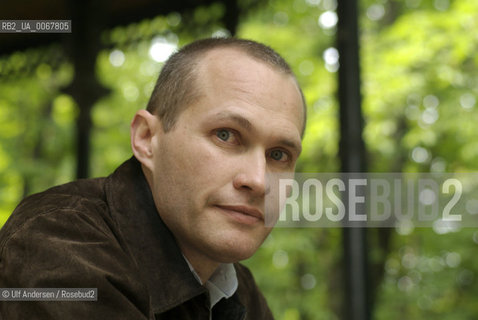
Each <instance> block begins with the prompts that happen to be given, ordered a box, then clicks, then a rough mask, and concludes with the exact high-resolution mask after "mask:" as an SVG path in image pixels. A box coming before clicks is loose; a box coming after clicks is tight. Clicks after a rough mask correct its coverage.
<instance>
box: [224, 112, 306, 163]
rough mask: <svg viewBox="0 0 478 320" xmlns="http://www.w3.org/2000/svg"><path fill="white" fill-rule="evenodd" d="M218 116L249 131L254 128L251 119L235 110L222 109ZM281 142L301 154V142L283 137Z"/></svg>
mask: <svg viewBox="0 0 478 320" xmlns="http://www.w3.org/2000/svg"><path fill="white" fill-rule="evenodd" d="M216 117H217V118H219V119H220V120H231V121H233V122H235V123H236V124H238V125H239V126H240V127H242V128H243V129H244V130H247V131H251V130H252V129H253V126H252V123H251V122H250V121H249V120H247V119H246V118H244V117H243V116H242V115H240V114H237V113H235V112H230V111H221V112H219V113H218V114H216ZM279 144H282V145H285V146H288V147H289V148H292V149H294V150H295V151H296V152H297V155H300V153H301V152H302V146H301V145H300V144H297V143H296V142H294V141H293V140H289V139H281V140H279Z"/></svg>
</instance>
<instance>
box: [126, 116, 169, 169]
mask: <svg viewBox="0 0 478 320" xmlns="http://www.w3.org/2000/svg"><path fill="white" fill-rule="evenodd" d="M130 131H131V148H132V149H133V154H134V156H135V157H136V159H138V160H139V162H141V163H142V164H143V165H144V166H145V167H147V168H148V169H149V170H151V171H152V170H153V145H154V140H153V139H154V137H155V136H156V134H158V133H159V132H160V131H162V125H161V121H160V120H159V118H158V117H157V116H155V115H153V114H151V113H149V111H147V110H139V111H138V112H136V114H135V115H134V118H133V121H132V122H131V127H130Z"/></svg>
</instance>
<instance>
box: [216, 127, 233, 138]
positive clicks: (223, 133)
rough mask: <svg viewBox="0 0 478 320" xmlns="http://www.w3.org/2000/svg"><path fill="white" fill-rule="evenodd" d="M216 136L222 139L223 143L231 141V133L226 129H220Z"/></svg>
mask: <svg viewBox="0 0 478 320" xmlns="http://www.w3.org/2000/svg"><path fill="white" fill-rule="evenodd" d="M216 136H217V137H218V138H219V139H221V140H222V141H227V140H229V138H230V136H231V132H230V131H229V130H226V129H220V130H217V131H216Z"/></svg>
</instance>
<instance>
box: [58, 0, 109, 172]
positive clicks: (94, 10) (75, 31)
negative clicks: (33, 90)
mask: <svg viewBox="0 0 478 320" xmlns="http://www.w3.org/2000/svg"><path fill="white" fill-rule="evenodd" d="M103 3H104V1H94V0H85V1H82V2H80V1H76V0H70V2H69V8H70V12H71V20H72V34H71V36H70V37H68V39H67V51H68V55H69V57H70V59H71V61H72V64H73V67H74V73H75V75H74V78H73V82H72V83H71V84H70V86H69V87H68V88H66V89H65V91H66V92H67V93H68V94H70V95H71V96H72V97H73V99H75V101H76V102H77V104H78V107H79V114H78V118H77V120H76V159H77V167H76V177H77V178H78V179H79V178H87V177H88V176H89V169H90V166H89V163H90V149H91V147H90V136H91V128H92V121H91V108H92V107H93V104H94V103H95V102H96V101H97V100H98V99H99V98H100V97H102V96H103V95H105V94H106V93H107V92H108V90H106V89H105V88H103V86H102V85H101V84H100V83H99V82H98V80H97V79H96V74H95V70H96V58H97V55H98V52H99V51H100V48H101V43H100V35H101V31H102V30H103V25H104V23H105V21H104V20H105V19H106V17H105V14H104V12H105V11H104V9H103V5H104V4H103Z"/></svg>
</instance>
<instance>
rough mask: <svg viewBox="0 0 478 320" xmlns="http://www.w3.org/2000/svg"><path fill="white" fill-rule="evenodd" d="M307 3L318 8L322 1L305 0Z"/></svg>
mask: <svg viewBox="0 0 478 320" xmlns="http://www.w3.org/2000/svg"><path fill="white" fill-rule="evenodd" d="M305 2H306V3H307V4H308V5H309V6H313V7H315V6H318V5H319V4H320V0H305Z"/></svg>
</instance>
